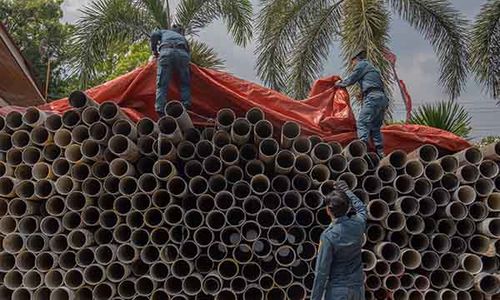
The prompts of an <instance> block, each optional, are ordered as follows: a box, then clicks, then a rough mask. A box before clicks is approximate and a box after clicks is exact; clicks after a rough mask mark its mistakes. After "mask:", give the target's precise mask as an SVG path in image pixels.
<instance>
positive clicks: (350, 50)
mask: <svg viewBox="0 0 500 300" xmlns="http://www.w3.org/2000/svg"><path fill="white" fill-rule="evenodd" d="M389 21H390V19H389V12H388V11H387V10H386V8H385V7H384V6H383V5H381V3H380V1H378V0H362V1H347V2H345V4H344V19H343V24H342V25H343V26H342V55H343V57H344V61H345V62H346V67H347V68H348V69H350V68H352V66H350V65H348V64H349V62H350V61H351V58H352V56H353V54H354V52H355V51H356V50H358V49H360V48H363V49H366V54H367V57H368V59H369V60H370V61H371V62H372V63H373V64H374V65H375V66H376V67H377V68H378V69H379V70H380V73H381V75H382V79H383V81H384V83H385V90H386V93H387V94H388V96H391V95H392V93H391V89H390V86H391V83H392V80H393V76H392V73H391V68H390V64H389V62H388V61H387V60H386V58H385V56H384V52H385V51H386V49H387V48H388V47H387V44H388V43H389V40H390V38H389Z"/></svg>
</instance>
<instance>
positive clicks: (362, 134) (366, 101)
mask: <svg viewBox="0 0 500 300" xmlns="http://www.w3.org/2000/svg"><path fill="white" fill-rule="evenodd" d="M355 83H359V85H360V86H361V91H362V92H363V106H362V107H361V111H360V112H359V116H358V120H357V122H356V127H357V131H358V138H359V139H360V140H362V141H364V142H366V143H368V142H369V140H370V137H371V138H373V143H374V144H375V148H376V150H377V152H378V153H379V154H381V155H382V154H383V151H384V144H383V143H384V141H383V137H382V133H381V132H380V129H381V127H382V124H383V122H384V115H385V111H386V110H387V107H388V104H389V100H388V99H387V97H386V95H385V93H384V83H383V82H382V77H381V75H380V71H379V70H377V69H376V68H375V67H374V66H373V65H372V64H371V63H370V62H369V61H368V60H366V59H362V60H360V61H359V62H358V63H357V64H356V67H355V68H354V70H353V72H352V74H351V75H349V76H348V77H347V78H346V79H344V80H342V81H341V82H340V83H337V84H336V86H339V87H348V86H351V85H353V84H355Z"/></svg>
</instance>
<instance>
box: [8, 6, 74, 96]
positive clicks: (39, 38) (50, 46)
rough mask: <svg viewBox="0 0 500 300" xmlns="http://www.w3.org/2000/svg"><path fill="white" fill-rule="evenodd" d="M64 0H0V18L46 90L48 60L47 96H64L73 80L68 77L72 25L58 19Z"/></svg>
mask: <svg viewBox="0 0 500 300" xmlns="http://www.w3.org/2000/svg"><path fill="white" fill-rule="evenodd" d="M62 2H63V0H22V1H20V0H0V19H1V20H2V22H3V23H4V25H5V26H6V28H7V30H8V31H9V33H10V35H11V36H12V38H13V39H14V41H15V42H16V43H17V46H18V47H19V49H20V50H21V52H22V54H23V55H24V57H25V58H26V59H27V60H28V61H29V62H30V64H31V67H32V68H33V71H34V73H35V77H36V80H37V83H38V85H39V87H40V89H41V90H42V91H44V89H45V80H46V73H47V65H48V61H49V59H50V61H51V70H50V81H49V97H50V98H52V99H54V98H60V97H62V96H65V95H67V92H68V90H70V89H71V88H72V87H71V83H72V80H71V79H70V78H68V74H67V72H66V70H67V63H68V59H69V51H68V45H69V42H68V40H69V37H70V35H71V33H72V30H73V27H72V26H71V25H67V24H63V23H61V22H60V19H61V17H62V10H61V7H60V6H61V4H62Z"/></svg>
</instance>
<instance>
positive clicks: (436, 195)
mask: <svg viewBox="0 0 500 300" xmlns="http://www.w3.org/2000/svg"><path fill="white" fill-rule="evenodd" d="M431 197H432V199H434V201H436V205H437V206H438V207H442V206H446V205H447V204H448V203H449V202H450V200H451V195H450V193H449V192H448V191H447V190H446V189H444V188H436V189H434V190H433V191H432V194H431Z"/></svg>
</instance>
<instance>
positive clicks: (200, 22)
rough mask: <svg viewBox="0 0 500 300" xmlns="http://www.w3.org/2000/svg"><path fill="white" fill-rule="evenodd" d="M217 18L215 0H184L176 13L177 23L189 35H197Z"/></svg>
mask: <svg viewBox="0 0 500 300" xmlns="http://www.w3.org/2000/svg"><path fill="white" fill-rule="evenodd" d="M217 17H218V12H217V5H216V1H214V0H182V1H181V2H180V3H179V5H178V6H177V9H176V12H175V19H176V22H177V23H179V24H181V25H182V26H183V27H184V29H185V30H186V34H188V35H196V34H197V33H198V31H199V30H200V29H202V28H205V27H206V26H207V25H208V24H209V23H211V22H213V21H215V20H216V19H217Z"/></svg>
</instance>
